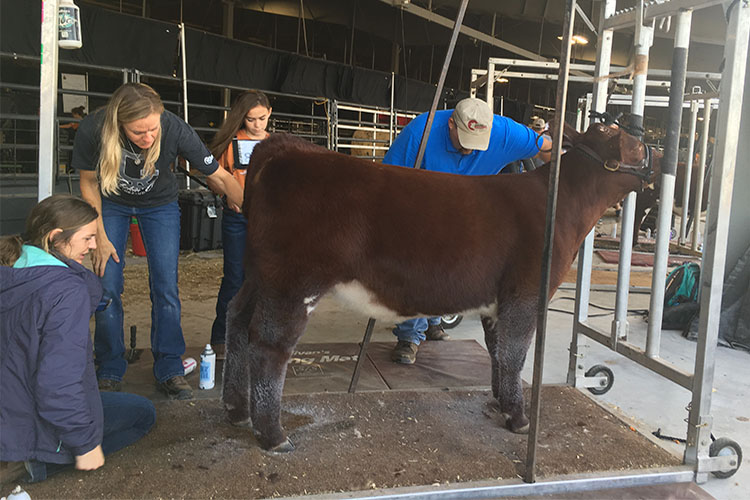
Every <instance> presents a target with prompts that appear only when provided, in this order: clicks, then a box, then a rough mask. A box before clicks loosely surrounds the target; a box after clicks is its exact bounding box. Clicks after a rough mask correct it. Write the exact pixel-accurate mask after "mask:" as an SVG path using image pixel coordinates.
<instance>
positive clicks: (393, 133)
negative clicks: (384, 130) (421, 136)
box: [388, 71, 397, 147]
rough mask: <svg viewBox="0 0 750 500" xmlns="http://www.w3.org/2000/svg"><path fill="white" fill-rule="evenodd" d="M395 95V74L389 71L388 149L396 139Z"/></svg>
mask: <svg viewBox="0 0 750 500" xmlns="http://www.w3.org/2000/svg"><path fill="white" fill-rule="evenodd" d="M395 94H396V74H395V73H394V72H393V71H391V119H390V122H389V123H388V140H389V141H390V142H389V143H388V147H390V145H391V144H393V139H395V138H396V130H395V128H396V124H397V121H396V118H397V116H396V106H395V97H394V96H395Z"/></svg>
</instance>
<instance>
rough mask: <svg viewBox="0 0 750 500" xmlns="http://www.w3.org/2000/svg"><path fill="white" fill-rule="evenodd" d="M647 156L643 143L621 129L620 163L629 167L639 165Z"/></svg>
mask: <svg viewBox="0 0 750 500" xmlns="http://www.w3.org/2000/svg"><path fill="white" fill-rule="evenodd" d="M645 155H646V147H645V146H644V145H643V143H642V142H641V141H639V140H638V139H636V138H635V137H633V136H632V135H630V134H628V133H627V132H625V131H624V130H622V129H620V161H622V162H623V163H625V164H627V165H637V164H639V163H640V162H641V160H643V158H644V156H645Z"/></svg>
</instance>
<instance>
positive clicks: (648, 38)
mask: <svg viewBox="0 0 750 500" xmlns="http://www.w3.org/2000/svg"><path fill="white" fill-rule="evenodd" d="M637 12H638V14H637V16H636V26H635V35H636V36H635V43H636V46H635V69H634V71H633V73H634V77H633V102H632V105H631V123H632V124H633V125H635V126H637V127H642V126H643V109H644V107H645V102H646V79H647V75H646V72H647V71H648V52H649V49H650V48H651V45H652V43H653V40H654V27H653V22H652V23H651V26H644V25H643V1H642V0H641V2H640V3H639V5H638V9H637ZM641 138H642V137H641V136H638V139H641ZM635 196H636V195H635V193H634V192H631V193H629V194H628V195H627V196H626V197H625V203H623V206H622V230H621V232H620V262H619V264H618V268H617V296H616V298H615V319H614V321H613V322H612V336H611V345H612V347H614V346H616V345H617V341H618V339H624V338H627V336H628V294H629V292H630V260H631V258H632V256H633V246H632V241H633V222H634V221H635Z"/></svg>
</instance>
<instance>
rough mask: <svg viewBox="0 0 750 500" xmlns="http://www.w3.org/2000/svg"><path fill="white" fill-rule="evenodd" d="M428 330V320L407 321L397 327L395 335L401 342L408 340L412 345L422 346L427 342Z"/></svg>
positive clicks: (415, 319)
mask: <svg viewBox="0 0 750 500" xmlns="http://www.w3.org/2000/svg"><path fill="white" fill-rule="evenodd" d="M425 330H427V318H414V319H407V320H406V321H404V322H403V323H399V324H397V325H396V328H394V329H393V334H394V335H395V336H396V337H398V339H399V340H406V341H407V342H411V343H412V344H417V345H419V344H421V343H422V342H424V340H425V338H426V337H425V335H424V332H425Z"/></svg>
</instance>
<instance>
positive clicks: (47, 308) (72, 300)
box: [0, 195, 156, 482]
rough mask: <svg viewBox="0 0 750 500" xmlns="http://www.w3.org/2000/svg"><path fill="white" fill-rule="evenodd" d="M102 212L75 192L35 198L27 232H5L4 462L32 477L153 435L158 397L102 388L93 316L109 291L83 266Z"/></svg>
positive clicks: (0, 342) (10, 471)
mask: <svg viewBox="0 0 750 500" xmlns="http://www.w3.org/2000/svg"><path fill="white" fill-rule="evenodd" d="M97 218H98V213H97V212H96V210H95V209H94V208H93V207H92V206H91V205H89V204H88V203H86V202H85V201H83V200H81V199H80V198H75V197H73V196H67V195H55V196H52V197H49V198H47V199H45V200H43V201H42V202H40V203H39V204H38V205H36V206H35V207H34V208H33V209H32V211H31V214H30V215H29V217H28V219H27V221H26V234H25V239H22V238H20V237H18V236H15V237H5V238H2V239H0V352H2V354H3V355H2V359H1V360H0V380H2V381H3V389H2V398H0V428H2V432H0V460H2V461H4V462H11V463H12V465H13V467H6V474H5V475H6V479H8V480H10V479H11V478H10V477H7V476H16V475H19V474H23V473H24V472H26V473H27V474H28V477H27V479H28V480H29V481H32V482H35V481H42V480H44V479H46V477H47V476H48V475H50V474H53V473H55V472H57V471H59V470H61V469H63V468H66V467H70V466H71V465H73V464H74V465H75V468H76V469H79V470H94V469H97V468H99V467H101V466H102V465H104V455H107V454H109V453H112V452H115V451H117V450H119V449H121V448H123V447H125V446H128V445H129V444H131V443H133V442H135V441H137V440H138V439H140V438H141V437H142V436H144V435H145V434H146V433H148V431H149V430H150V429H151V427H152V426H153V425H154V422H155V418H156V413H155V410H154V405H153V404H152V403H151V402H150V401H149V400H148V399H146V398H144V397H141V396H137V395H135V394H126V393H101V394H100V393H99V390H98V387H97V381H96V373H95V371H94V359H93V346H92V344H91V336H90V335H89V318H90V317H91V314H92V313H93V312H94V309H96V307H97V304H98V303H99V300H100V298H101V296H102V287H101V284H100V282H99V279H98V278H97V277H96V275H94V274H93V273H92V272H91V271H89V270H88V269H86V268H85V267H83V266H82V265H81V263H82V262H83V260H84V258H85V256H86V254H87V253H88V252H89V251H90V250H94V249H95V248H96V231H97V222H96V221H97Z"/></svg>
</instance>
